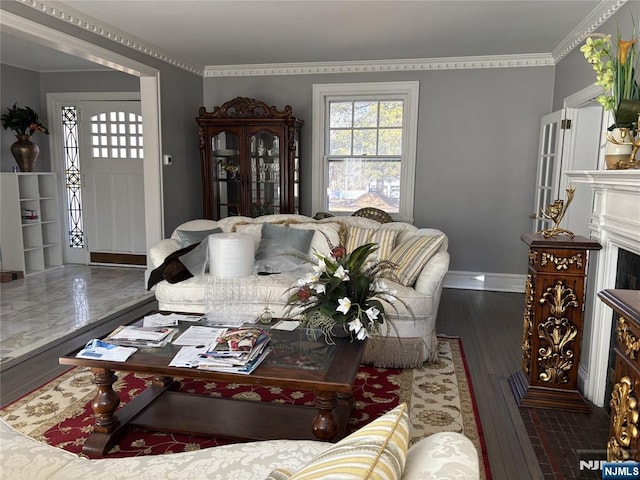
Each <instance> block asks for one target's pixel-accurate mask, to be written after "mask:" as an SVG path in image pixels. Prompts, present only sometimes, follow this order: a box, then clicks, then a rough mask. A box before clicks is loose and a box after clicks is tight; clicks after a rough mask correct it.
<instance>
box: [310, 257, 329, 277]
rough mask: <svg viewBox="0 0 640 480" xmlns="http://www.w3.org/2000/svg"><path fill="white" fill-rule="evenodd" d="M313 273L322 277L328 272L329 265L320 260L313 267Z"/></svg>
mask: <svg viewBox="0 0 640 480" xmlns="http://www.w3.org/2000/svg"><path fill="white" fill-rule="evenodd" d="M313 271H314V272H316V274H318V275H320V274H322V273H324V272H326V271H327V264H326V263H324V260H320V259H318V263H316V264H315V265H314V266H313Z"/></svg>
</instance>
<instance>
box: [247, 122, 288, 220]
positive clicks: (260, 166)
mask: <svg viewBox="0 0 640 480" xmlns="http://www.w3.org/2000/svg"><path fill="white" fill-rule="evenodd" d="M281 140H282V139H281V138H280V137H279V136H278V135H275V134H273V133H271V132H267V131H260V132H257V133H254V134H252V135H251V136H250V137H249V148H250V152H249V159H250V164H251V181H250V184H251V188H250V195H251V205H250V209H251V210H250V212H249V214H250V215H251V216H252V217H258V216H260V215H270V214H273V213H280V147H281V145H282V141H281Z"/></svg>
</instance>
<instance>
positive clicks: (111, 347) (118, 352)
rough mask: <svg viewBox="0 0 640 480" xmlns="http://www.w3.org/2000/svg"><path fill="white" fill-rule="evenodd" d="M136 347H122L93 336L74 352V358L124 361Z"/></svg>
mask: <svg viewBox="0 0 640 480" xmlns="http://www.w3.org/2000/svg"><path fill="white" fill-rule="evenodd" d="M137 350H138V349H137V348H135V347H122V346H120V345H115V344H113V343H107V342H105V341H103V340H99V339H97V338H94V339H93V340H90V341H89V342H88V343H87V344H86V345H85V347H84V348H83V349H82V350H80V351H79V352H78V353H77V354H76V358H89V359H91V360H108V361H111V362H124V361H126V360H127V359H128V358H129V357H130V356H131V355H133V354H134V353H135V352H136V351H137Z"/></svg>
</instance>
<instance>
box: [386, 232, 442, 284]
mask: <svg viewBox="0 0 640 480" xmlns="http://www.w3.org/2000/svg"><path fill="white" fill-rule="evenodd" d="M445 238H446V237H445V236H444V235H413V236H411V237H409V238H407V239H406V240H405V241H404V242H402V243H400V244H399V245H398V246H396V248H394V249H393V252H391V255H390V256H389V261H390V262H392V263H395V264H396V266H397V268H396V269H394V270H393V274H394V275H395V276H396V280H397V281H398V282H399V283H400V284H402V285H404V286H405V287H408V286H411V285H413V284H414V283H415V281H416V279H417V278H418V275H420V272H421V271H422V269H423V268H424V266H425V265H426V264H427V262H428V261H429V259H430V258H431V257H432V256H433V255H434V254H435V253H436V252H437V251H438V250H439V249H440V247H441V246H442V243H443V242H444V240H445Z"/></svg>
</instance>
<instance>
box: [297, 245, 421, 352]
mask: <svg viewBox="0 0 640 480" xmlns="http://www.w3.org/2000/svg"><path fill="white" fill-rule="evenodd" d="M377 249H378V245H377V244H375V243H367V244H364V245H361V246H360V247H358V248H356V249H355V250H353V251H352V252H351V253H347V251H346V249H345V247H344V246H341V245H340V246H337V247H333V248H332V249H331V254H330V255H329V256H323V255H321V254H316V255H315V257H316V259H317V261H316V262H315V265H314V266H313V271H312V272H310V273H308V274H307V275H306V276H305V277H304V278H302V279H300V280H299V281H298V283H297V285H296V286H295V287H292V289H294V290H295V291H294V293H293V294H292V295H291V296H290V297H289V299H288V301H287V310H288V312H294V313H295V314H299V315H301V317H302V318H303V322H304V324H305V325H306V327H307V332H308V333H309V334H310V335H311V336H315V332H317V330H320V331H321V332H322V334H323V335H324V337H325V339H326V341H327V342H328V343H332V341H333V340H332V339H333V336H334V333H333V332H332V330H333V329H334V327H338V328H342V329H343V330H344V331H345V332H348V333H349V334H350V335H351V336H352V337H353V336H354V335H355V337H356V338H357V339H358V340H364V339H365V338H367V337H369V336H370V335H371V334H372V333H377V332H379V331H380V328H381V326H382V324H383V323H384V322H385V321H387V322H389V324H390V325H391V326H392V327H393V324H392V323H391V322H390V320H389V316H388V314H387V313H386V312H385V309H384V305H383V302H385V303H387V304H389V305H391V306H392V307H393V308H394V309H395V306H394V305H393V303H394V302H395V301H396V300H397V301H400V302H401V303H402V304H403V305H404V306H405V307H406V308H407V310H408V311H409V312H411V309H410V308H409V306H408V305H406V304H405V303H404V302H403V301H402V300H401V299H399V298H398V297H397V296H396V293H397V292H396V291H394V290H391V289H389V288H388V287H387V285H386V284H385V282H384V280H382V278H381V277H382V275H383V274H386V273H388V272H392V271H393V269H394V268H395V265H394V264H393V263H391V262H389V261H375V260H374V261H371V259H370V258H369V255H370V254H372V253H373V252H375V251H376V250H377ZM394 328H395V327H394Z"/></svg>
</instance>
